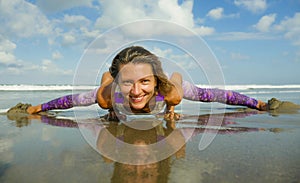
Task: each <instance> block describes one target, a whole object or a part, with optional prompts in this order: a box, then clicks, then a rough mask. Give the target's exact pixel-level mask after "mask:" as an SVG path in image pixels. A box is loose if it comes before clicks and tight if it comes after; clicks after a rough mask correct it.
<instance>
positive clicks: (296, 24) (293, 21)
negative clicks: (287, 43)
mask: <svg viewBox="0 0 300 183" xmlns="http://www.w3.org/2000/svg"><path fill="white" fill-rule="evenodd" d="M274 28H275V30H277V31H280V32H284V37H285V38H286V39H289V40H291V41H292V43H293V44H294V45H297V46H300V13H295V14H294V17H286V18H285V20H282V21H281V22H280V23H279V24H278V25H274Z"/></svg>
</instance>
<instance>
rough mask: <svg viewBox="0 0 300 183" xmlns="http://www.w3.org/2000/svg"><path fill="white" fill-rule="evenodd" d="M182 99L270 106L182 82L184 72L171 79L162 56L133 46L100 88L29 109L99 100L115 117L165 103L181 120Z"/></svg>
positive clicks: (120, 56)
mask: <svg viewBox="0 0 300 183" xmlns="http://www.w3.org/2000/svg"><path fill="white" fill-rule="evenodd" d="M182 98H185V99H188V100H193V101H202V102H220V103H225V104H229V105H241V106H247V107H249V108H254V109H258V110H266V109H267V104H266V103H264V102H262V101H259V100H256V99H254V98H250V97H248V96H245V95H242V94H240V93H237V92H234V91H230V90H220V89H205V88H199V87H196V86H194V85H192V84H191V83H189V82H187V81H182V77H181V75H180V74H179V73H176V72H175V73H173V74H172V75H171V77H170V78H169V79H168V78H167V76H166V75H165V74H164V72H163V69H162V66H161V62H160V61H159V59H158V57H156V56H155V55H154V54H152V53H151V52H149V51H148V50H146V49H144V48H143V47H140V46H131V47H128V48H125V49H123V50H122V51H121V52H120V53H118V54H117V55H116V56H115V58H114V59H113V61H112V64H111V67H110V68H109V72H106V73H104V74H103V76H102V79H101V86H100V87H99V88H96V89H94V90H93V91H90V92H87V93H82V94H74V95H67V96H64V97H61V98H58V99H54V100H52V101H49V102H47V103H44V104H41V105H37V106H30V107H28V108H27V112H28V113H29V114H33V113H37V112H40V111H47V110H52V109H67V108H71V107H74V106H86V105H91V104H94V103H98V104H99V106H100V107H101V108H103V109H109V115H108V116H109V117H112V118H115V117H116V116H115V112H119V109H121V110H122V111H123V112H124V111H125V112H126V111H127V112H129V113H134V114H137V113H152V112H153V111H156V110H157V109H156V108H159V109H160V107H157V106H160V104H161V103H165V104H166V106H167V107H166V113H165V118H169V119H174V118H175V119H178V118H179V115H178V114H175V113H174V107H175V106H176V105H178V104H179V103H180V102H181V100H182ZM115 109H116V110H117V111H115ZM159 109H158V110H159Z"/></svg>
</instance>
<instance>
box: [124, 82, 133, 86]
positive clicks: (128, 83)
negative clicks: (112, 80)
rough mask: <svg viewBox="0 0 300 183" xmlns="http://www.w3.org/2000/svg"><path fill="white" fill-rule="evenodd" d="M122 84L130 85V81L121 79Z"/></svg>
mask: <svg viewBox="0 0 300 183" xmlns="http://www.w3.org/2000/svg"><path fill="white" fill-rule="evenodd" d="M122 84H123V85H125V86H131V85H132V82H131V81H123V82H122Z"/></svg>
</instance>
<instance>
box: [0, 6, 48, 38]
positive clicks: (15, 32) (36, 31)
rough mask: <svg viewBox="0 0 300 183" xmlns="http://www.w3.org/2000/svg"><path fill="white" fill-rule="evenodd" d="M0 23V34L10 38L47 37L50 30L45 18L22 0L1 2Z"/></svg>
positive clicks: (35, 8) (34, 7) (36, 9)
mask: <svg viewBox="0 0 300 183" xmlns="http://www.w3.org/2000/svg"><path fill="white" fill-rule="evenodd" d="M0 22H1V29H0V33H2V34H4V35H7V36H12V37H15V36H18V37H25V38H27V37H31V36H37V35H48V34H49V33H51V30H52V26H51V24H50V22H49V21H48V19H47V17H46V16H45V15H44V14H42V13H41V12H40V10H39V9H38V8H37V7H36V6H35V5H32V4H30V3H28V2H26V1H23V0H10V1H1V3H0Z"/></svg>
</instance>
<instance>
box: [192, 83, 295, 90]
mask: <svg viewBox="0 0 300 183" xmlns="http://www.w3.org/2000/svg"><path fill="white" fill-rule="evenodd" d="M197 86H198V87H201V88H220V89H226V90H251V89H293V88H294V89H300V85H299V84H293V85H255V84H252V85H225V86H221V85H219V86H218V85H214V86H212V85H197Z"/></svg>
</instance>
